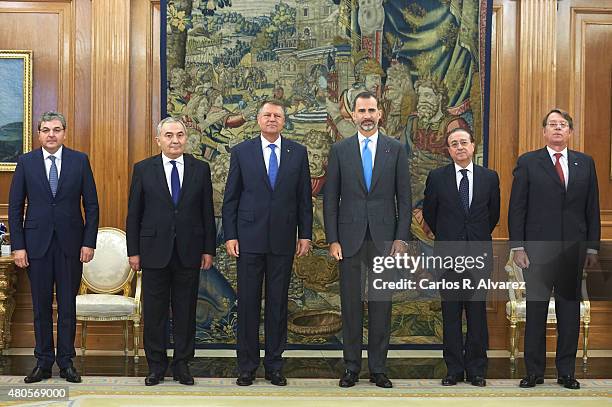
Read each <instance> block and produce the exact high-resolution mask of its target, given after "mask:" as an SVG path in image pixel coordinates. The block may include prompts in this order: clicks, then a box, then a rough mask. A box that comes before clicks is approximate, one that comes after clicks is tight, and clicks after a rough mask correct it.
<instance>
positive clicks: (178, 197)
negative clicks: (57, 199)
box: [126, 117, 216, 386]
mask: <svg viewBox="0 0 612 407" xmlns="http://www.w3.org/2000/svg"><path fill="white" fill-rule="evenodd" d="M155 139H156V141H157V144H158V145H159V147H160V148H161V154H159V155H155V156H153V157H150V158H147V159H145V160H143V161H140V162H138V163H136V164H135V165H134V171H133V172H132V186H131V188H130V198H129V202H128V214H127V220H126V234H127V250H128V256H129V262H130V266H131V267H132V269H134V270H140V269H141V268H142V270H143V273H142V284H143V289H142V292H143V304H144V348H145V353H146V356H147V363H148V365H149V375H148V376H147V377H146V379H145V385H147V386H154V385H156V384H159V382H161V381H163V380H164V376H165V372H166V370H167V368H168V357H167V355H166V343H167V340H166V326H167V323H168V307H169V306H170V305H171V306H172V319H173V324H172V327H173V338H174V356H173V361H172V371H173V378H174V380H176V381H178V382H180V383H181V384H185V385H193V384H194V380H193V376H192V375H191V373H190V372H189V367H188V365H187V364H188V362H189V361H190V360H191V359H193V356H194V352H195V311H196V300H197V292H198V285H199V278H200V273H199V272H200V270H202V269H203V270H207V269H209V268H210V267H211V266H212V264H213V256H214V255H215V246H216V245H215V237H216V234H215V219H214V213H213V190H212V183H211V178H210V167H209V166H208V163H206V162H204V161H200V160H198V159H196V158H195V157H193V156H192V155H190V154H185V153H184V152H185V146H186V145H187V131H186V128H185V125H184V124H183V122H182V121H180V120H179V119H175V118H172V117H168V118H166V119H164V120H162V121H161V122H160V123H159V125H158V126H157V136H156V138H155Z"/></svg>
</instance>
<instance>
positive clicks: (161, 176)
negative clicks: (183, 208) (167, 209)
mask: <svg viewBox="0 0 612 407" xmlns="http://www.w3.org/2000/svg"><path fill="white" fill-rule="evenodd" d="M153 168H154V172H155V178H157V183H158V184H159V186H160V188H161V191H163V192H162V195H163V196H165V197H166V200H167V201H168V203H169V204H170V205H172V206H174V202H173V201H172V195H170V190H169V189H168V181H166V172H165V171H164V163H163V161H162V156H161V154H160V155H158V156H157V157H156V158H155V161H154V162H153ZM183 176H184V174H183Z"/></svg>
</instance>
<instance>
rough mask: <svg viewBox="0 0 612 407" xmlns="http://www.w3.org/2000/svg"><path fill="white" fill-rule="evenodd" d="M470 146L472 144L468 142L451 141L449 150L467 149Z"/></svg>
mask: <svg viewBox="0 0 612 407" xmlns="http://www.w3.org/2000/svg"><path fill="white" fill-rule="evenodd" d="M470 144H472V142H471V141H468V140H461V141H453V142H452V143H450V148H459V146H461V147H467V146H469V145H470Z"/></svg>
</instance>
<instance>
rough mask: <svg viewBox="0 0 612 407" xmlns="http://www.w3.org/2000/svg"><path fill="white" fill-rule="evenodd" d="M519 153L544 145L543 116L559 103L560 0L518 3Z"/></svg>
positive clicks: (526, 0)
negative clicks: (557, 87)
mask: <svg viewBox="0 0 612 407" xmlns="http://www.w3.org/2000/svg"><path fill="white" fill-rule="evenodd" d="M518 6H519V16H520V21H519V24H520V28H519V31H520V39H519V60H520V65H519V83H520V90H519V120H518V126H519V132H518V136H519V151H518V152H519V154H522V153H524V152H526V151H531V150H535V149H537V148H540V147H542V135H541V128H542V122H541V120H542V116H543V115H544V114H546V112H547V111H548V110H549V109H550V108H552V107H554V106H555V105H556V71H557V69H556V68H557V67H556V64H557V61H556V44H557V38H556V32H557V31H556V30H557V0H523V1H521V2H519V3H518Z"/></svg>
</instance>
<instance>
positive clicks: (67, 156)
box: [47, 146, 74, 196]
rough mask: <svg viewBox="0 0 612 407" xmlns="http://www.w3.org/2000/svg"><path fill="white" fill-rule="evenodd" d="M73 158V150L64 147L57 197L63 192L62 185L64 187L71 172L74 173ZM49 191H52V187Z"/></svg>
mask: <svg viewBox="0 0 612 407" xmlns="http://www.w3.org/2000/svg"><path fill="white" fill-rule="evenodd" d="M73 158H74V156H73V155H72V150H70V149H69V148H66V146H64V147H63V149H62V169H61V171H60V174H59V180H58V183H57V191H56V192H55V196H58V195H59V194H60V193H61V192H62V185H64V180H65V179H66V178H68V177H69V176H70V172H71V171H72V167H73V166H74V160H73ZM47 183H48V182H47ZM49 190H51V187H49Z"/></svg>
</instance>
